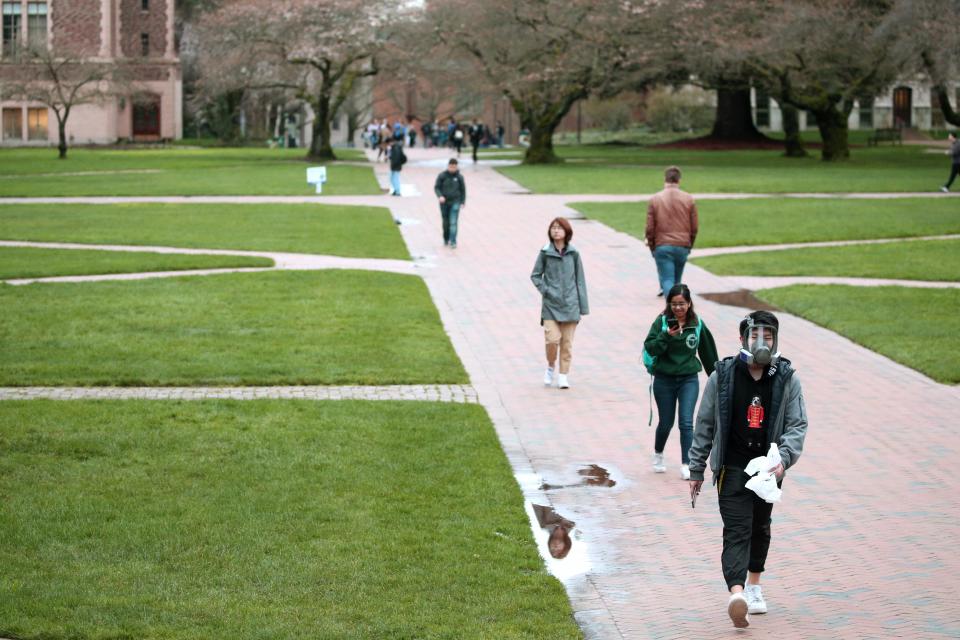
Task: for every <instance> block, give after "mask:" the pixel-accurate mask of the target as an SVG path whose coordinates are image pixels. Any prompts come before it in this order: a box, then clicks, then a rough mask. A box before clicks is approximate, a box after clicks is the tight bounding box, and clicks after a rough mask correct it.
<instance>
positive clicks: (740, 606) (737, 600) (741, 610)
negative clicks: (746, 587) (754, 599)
mask: <svg viewBox="0 0 960 640" xmlns="http://www.w3.org/2000/svg"><path fill="white" fill-rule="evenodd" d="M748 609H749V605H748V604H747V599H746V598H745V597H744V596H743V594H742V593H731V594H730V600H728V601H727V615H728V616H730V619H731V620H732V621H733V626H735V627H736V628H737V629H746V628H747V627H749V626H750V616H749V615H747V613H748Z"/></svg>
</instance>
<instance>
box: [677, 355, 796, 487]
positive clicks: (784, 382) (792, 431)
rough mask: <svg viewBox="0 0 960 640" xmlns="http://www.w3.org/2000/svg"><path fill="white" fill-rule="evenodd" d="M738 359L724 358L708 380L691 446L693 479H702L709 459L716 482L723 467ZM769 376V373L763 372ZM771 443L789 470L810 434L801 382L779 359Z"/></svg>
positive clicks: (772, 403) (784, 466) (774, 380)
mask: <svg viewBox="0 0 960 640" xmlns="http://www.w3.org/2000/svg"><path fill="white" fill-rule="evenodd" d="M736 364H737V359H736V358H735V357H729V358H724V359H723V360H721V361H720V362H718V363H717V368H716V370H715V371H714V372H713V373H712V374H710V378H708V379H707V386H706V387H705V388H704V390H703V397H702V398H701V399H700V410H699V412H697V423H696V425H695V426H694V431H693V444H692V445H690V479H691V480H703V472H704V470H705V468H706V464H707V456H710V470H711V471H712V472H713V481H714V483H716V481H717V476H718V474H719V473H720V469H721V468H722V467H723V461H724V455H725V453H726V448H727V439H728V437H729V433H730V415H731V407H730V405H731V403H732V402H733V373H734V370H733V368H734V367H735V366H736ZM764 375H766V373H764ZM770 405H771V406H770V412H771V415H773V416H776V417H775V418H774V420H773V422H772V423H770V431H769V434H768V441H769V442H771V443H773V442H776V443H777V448H778V449H779V450H780V457H781V458H782V459H783V468H784V469H789V468H790V467H792V466H793V465H794V464H796V463H797V460H798V459H799V458H800V454H801V453H802V452H803V440H804V438H805V437H806V435H807V409H806V407H805V406H804V404H803V391H802V390H801V388H800V380H799V378H798V377H797V374H796V372H795V371H794V369H793V367H792V366H791V365H790V361H789V360H787V359H785V358H780V360H779V361H778V362H777V372H776V374H775V375H774V378H773V397H772V398H771V403H770Z"/></svg>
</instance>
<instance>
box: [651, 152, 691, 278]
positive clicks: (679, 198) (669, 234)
mask: <svg viewBox="0 0 960 640" xmlns="http://www.w3.org/2000/svg"><path fill="white" fill-rule="evenodd" d="M698 228H699V222H698V220H697V204H696V203H695V202H694V201H693V196H691V195H690V194H689V193H687V192H685V191H681V190H680V169H679V168H677V167H668V168H667V170H666V171H665V172H664V185H663V190H662V191H660V192H658V193H656V194H654V196H653V197H652V198H650V204H649V205H648V206H647V228H646V239H647V246H648V247H650V251H651V252H652V253H653V259H654V260H655V261H656V263H657V277H658V278H659V280H660V291H659V292H658V293H657V295H658V296H659V295H662V296H665V295H667V292H668V291H670V289H671V288H672V287H673V285H675V284H676V283H678V282H682V281H683V267H684V266H685V265H686V264H687V256H689V255H690V250H691V249H693V243H694V242H695V241H696V239H697V230H698Z"/></svg>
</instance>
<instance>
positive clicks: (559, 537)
mask: <svg viewBox="0 0 960 640" xmlns="http://www.w3.org/2000/svg"><path fill="white" fill-rule="evenodd" d="M533 513H534V515H536V516H537V522H538V523H539V524H540V528H541V529H543V530H545V531H547V532H548V534H549V535H548V536H547V551H549V552H550V555H551V556H553V557H554V558H556V559H557V560H562V559H564V558H566V557H567V554H569V553H570V549H571V548H572V547H573V540H572V539H571V538H570V532H571V531H572V530H573V528H574V527H575V526H576V523H575V522H574V521H573V520H567V519H566V518H564V517H563V516H561V515H560V514H559V513H557V512H556V511H555V510H554V508H553V507H545V506H543V505H542V504H535V505H533Z"/></svg>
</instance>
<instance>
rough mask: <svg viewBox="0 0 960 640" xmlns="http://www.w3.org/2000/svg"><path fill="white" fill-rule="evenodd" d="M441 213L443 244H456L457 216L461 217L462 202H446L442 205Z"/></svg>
mask: <svg viewBox="0 0 960 640" xmlns="http://www.w3.org/2000/svg"><path fill="white" fill-rule="evenodd" d="M440 215H441V216H443V244H449V245H454V246H456V244H457V218H459V217H460V203H459V202H444V203H443V204H441V205H440Z"/></svg>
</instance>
